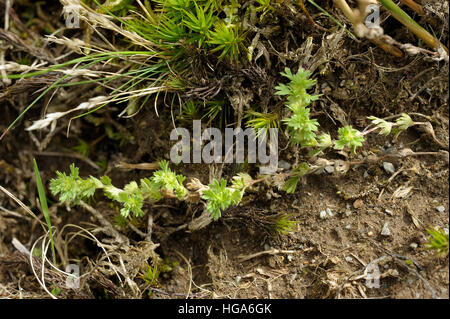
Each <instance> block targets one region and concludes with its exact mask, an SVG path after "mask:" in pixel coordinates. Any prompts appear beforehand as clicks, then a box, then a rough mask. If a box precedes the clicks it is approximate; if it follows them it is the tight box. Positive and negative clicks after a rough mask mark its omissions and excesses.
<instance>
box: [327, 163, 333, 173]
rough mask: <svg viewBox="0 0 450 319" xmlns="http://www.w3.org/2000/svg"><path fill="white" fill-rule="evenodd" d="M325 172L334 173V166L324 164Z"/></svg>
mask: <svg viewBox="0 0 450 319" xmlns="http://www.w3.org/2000/svg"><path fill="white" fill-rule="evenodd" d="M325 172H327V173H329V174H331V173H334V166H331V165H329V166H325Z"/></svg>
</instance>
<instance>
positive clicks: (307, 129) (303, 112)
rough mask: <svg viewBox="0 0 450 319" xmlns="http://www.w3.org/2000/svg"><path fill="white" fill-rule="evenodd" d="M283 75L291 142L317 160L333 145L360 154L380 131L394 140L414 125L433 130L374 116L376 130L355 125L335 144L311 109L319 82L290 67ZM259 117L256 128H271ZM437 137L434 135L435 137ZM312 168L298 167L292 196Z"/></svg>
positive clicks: (280, 91)
mask: <svg viewBox="0 0 450 319" xmlns="http://www.w3.org/2000/svg"><path fill="white" fill-rule="evenodd" d="M281 74H282V75H283V76H285V77H287V78H288V79H289V80H290V81H289V83H287V84H283V83H280V84H279V85H278V86H277V87H275V89H276V93H275V94H276V95H282V96H287V101H286V104H285V105H286V108H287V109H288V111H289V112H290V114H291V115H290V116H289V117H287V118H284V119H283V120H282V121H283V122H284V123H285V124H286V126H287V131H288V133H289V137H290V141H291V143H292V144H294V145H300V147H301V148H309V149H310V150H309V152H308V155H309V157H310V158H314V157H315V156H317V155H318V154H320V153H322V152H323V151H325V150H326V149H327V148H329V147H331V146H333V145H334V149H336V150H344V149H345V148H348V149H349V150H350V152H351V154H356V149H357V148H358V147H361V146H362V145H363V143H364V141H365V135H367V134H369V133H371V132H374V131H378V132H379V134H382V135H389V134H391V133H393V134H394V137H395V138H397V137H398V135H399V134H400V133H401V132H403V131H405V130H407V129H408V128H409V127H411V126H414V125H423V126H426V127H427V128H428V130H432V128H431V129H430V128H429V127H430V126H431V124H430V123H429V122H414V121H413V120H412V119H411V117H410V116H409V115H408V114H406V113H402V114H400V115H397V116H393V117H391V118H395V117H397V119H396V121H395V122H389V121H387V120H385V119H380V118H377V117H375V116H370V117H368V119H369V120H371V122H372V124H371V125H373V127H372V128H370V129H368V130H365V131H363V132H360V131H358V130H356V129H354V128H353V127H352V126H351V125H346V126H344V127H341V128H339V129H338V131H337V135H338V137H337V139H336V140H334V141H333V140H332V138H331V135H330V134H328V133H319V122H318V121H317V120H316V119H312V118H311V110H310V108H309V107H308V106H309V104H311V102H313V101H315V100H317V99H318V98H319V97H320V95H310V94H309V93H308V92H307V90H308V89H311V88H312V87H313V86H314V85H315V83H316V81H315V80H314V79H310V78H309V77H310V76H311V72H310V71H307V70H304V69H302V68H300V69H299V70H298V72H297V73H296V74H293V73H292V72H291V70H290V69H289V68H286V69H285V71H284V72H282V73H281ZM257 115H258V117H257V118H255V119H254V120H251V121H250V124H251V125H252V126H253V127H255V128H260V127H261V128H262V127H268V126H269V125H270V124H269V122H268V121H266V120H265V119H264V118H263V116H261V115H259V114H257ZM433 134H434V133H433ZM433 134H431V135H432V136H434V135H433ZM435 140H436V139H435ZM308 167H309V166H308V163H306V162H304V163H302V164H300V165H299V166H298V167H296V168H294V169H293V170H292V172H291V173H290V174H289V176H290V178H289V179H288V180H287V181H286V182H285V184H284V187H283V189H284V190H285V191H286V192H288V193H292V192H294V191H295V189H296V188H297V184H298V181H299V179H300V178H301V177H302V176H303V175H305V174H306V173H307V172H308Z"/></svg>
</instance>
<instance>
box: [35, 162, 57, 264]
mask: <svg viewBox="0 0 450 319" xmlns="http://www.w3.org/2000/svg"><path fill="white" fill-rule="evenodd" d="M33 164H34V174H35V176H36V186H37V189H38V194H39V202H40V203H41V209H42V214H43V215H44V218H45V222H46V223H47V228H48V234H49V237H50V244H51V248H52V254H53V263H54V264H55V265H56V253H55V242H54V241H53V231H52V222H51V220H50V211H49V210H48V205H47V197H46V196H45V188H44V185H43V184H42V179H41V174H40V173H39V168H38V166H37V163H36V160H35V159H33Z"/></svg>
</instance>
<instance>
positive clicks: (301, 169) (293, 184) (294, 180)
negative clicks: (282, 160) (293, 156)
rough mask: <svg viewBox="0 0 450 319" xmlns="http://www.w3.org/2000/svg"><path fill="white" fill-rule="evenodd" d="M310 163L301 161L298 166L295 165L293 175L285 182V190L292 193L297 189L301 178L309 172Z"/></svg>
mask: <svg viewBox="0 0 450 319" xmlns="http://www.w3.org/2000/svg"><path fill="white" fill-rule="evenodd" d="M308 170H309V165H308V163H306V162H303V163H300V164H299V165H298V166H297V167H295V168H294V169H293V170H292V172H291V177H290V178H289V179H288V180H287V181H286V182H285V183H284V185H283V190H284V191H285V192H286V193H288V194H292V193H293V192H295V190H296V189H297V184H298V182H299V181H300V178H301V177H302V176H304V175H305V174H306V173H308Z"/></svg>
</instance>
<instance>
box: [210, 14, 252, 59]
mask: <svg viewBox="0 0 450 319" xmlns="http://www.w3.org/2000/svg"><path fill="white" fill-rule="evenodd" d="M244 38H245V35H244V34H241V33H240V30H239V27H238V26H237V25H226V24H225V23H224V22H220V23H217V24H216V25H215V28H214V31H212V32H210V34H209V40H208V44H210V45H213V46H215V47H214V48H213V49H211V52H220V55H219V61H221V60H222V59H224V58H227V59H228V60H229V61H231V62H235V61H237V60H238V59H239V53H240V51H242V50H245V46H244V44H243V41H244Z"/></svg>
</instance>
